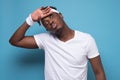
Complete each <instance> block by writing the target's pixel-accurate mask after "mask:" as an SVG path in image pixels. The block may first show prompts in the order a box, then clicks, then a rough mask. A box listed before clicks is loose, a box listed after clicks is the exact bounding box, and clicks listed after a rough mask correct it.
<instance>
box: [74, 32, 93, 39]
mask: <svg viewBox="0 0 120 80" xmlns="http://www.w3.org/2000/svg"><path fill="white" fill-rule="evenodd" d="M75 33H76V36H77V37H78V38H80V39H83V40H91V39H93V37H92V35H91V34H89V33H85V32H81V31H78V30H75Z"/></svg>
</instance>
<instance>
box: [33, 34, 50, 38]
mask: <svg viewBox="0 0 120 80" xmlns="http://www.w3.org/2000/svg"><path fill="white" fill-rule="evenodd" d="M49 36H50V34H49V33H40V34H36V35H34V37H38V38H48V37H49Z"/></svg>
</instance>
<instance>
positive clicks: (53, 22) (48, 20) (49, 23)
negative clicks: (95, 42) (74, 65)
mask: <svg viewBox="0 0 120 80" xmlns="http://www.w3.org/2000/svg"><path fill="white" fill-rule="evenodd" d="M31 18H32V20H33V21H35V22H38V21H39V20H41V22H42V23H43V25H44V27H45V28H46V30H48V31H50V33H51V34H53V35H55V36H56V37H57V38H58V39H59V40H61V41H63V42H66V41H68V40H70V39H72V38H73V37H74V30H72V29H70V28H69V27H68V26H67V25H66V23H65V22H64V20H63V16H62V15H61V14H60V13H54V12H51V8H50V7H47V8H46V9H44V8H43V7H42V8H40V9H37V10H35V11H34V12H33V13H32V14H31ZM29 27H30V26H29V25H28V24H27V23H26V22H24V23H23V24H22V25H21V26H20V27H19V28H18V29H17V30H16V32H15V33H14V34H13V36H12V37H11V38H10V40H9V42H10V43H11V44H12V45H14V46H17V47H22V48H28V49H35V48H38V46H37V44H36V42H35V40H34V37H33V36H25V33H26V31H27V30H28V29H29ZM89 61H90V63H91V66H92V68H93V71H94V74H95V77H96V80H106V77H105V73H104V69H103V66H102V62H101V59H100V56H97V57H95V58H92V59H89Z"/></svg>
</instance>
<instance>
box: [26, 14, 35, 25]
mask: <svg viewBox="0 0 120 80" xmlns="http://www.w3.org/2000/svg"><path fill="white" fill-rule="evenodd" d="M26 23H27V24H28V25H29V26H32V25H33V24H34V23H35V22H34V21H33V20H32V18H31V14H29V16H28V17H27V18H26Z"/></svg>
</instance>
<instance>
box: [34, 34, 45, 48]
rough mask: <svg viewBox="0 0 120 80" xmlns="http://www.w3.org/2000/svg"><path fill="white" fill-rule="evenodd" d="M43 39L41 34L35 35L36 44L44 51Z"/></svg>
mask: <svg viewBox="0 0 120 80" xmlns="http://www.w3.org/2000/svg"><path fill="white" fill-rule="evenodd" d="M41 38H42V36H41V34H37V35H34V39H35V42H36V44H37V46H38V47H39V49H43V42H42V39H41Z"/></svg>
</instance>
